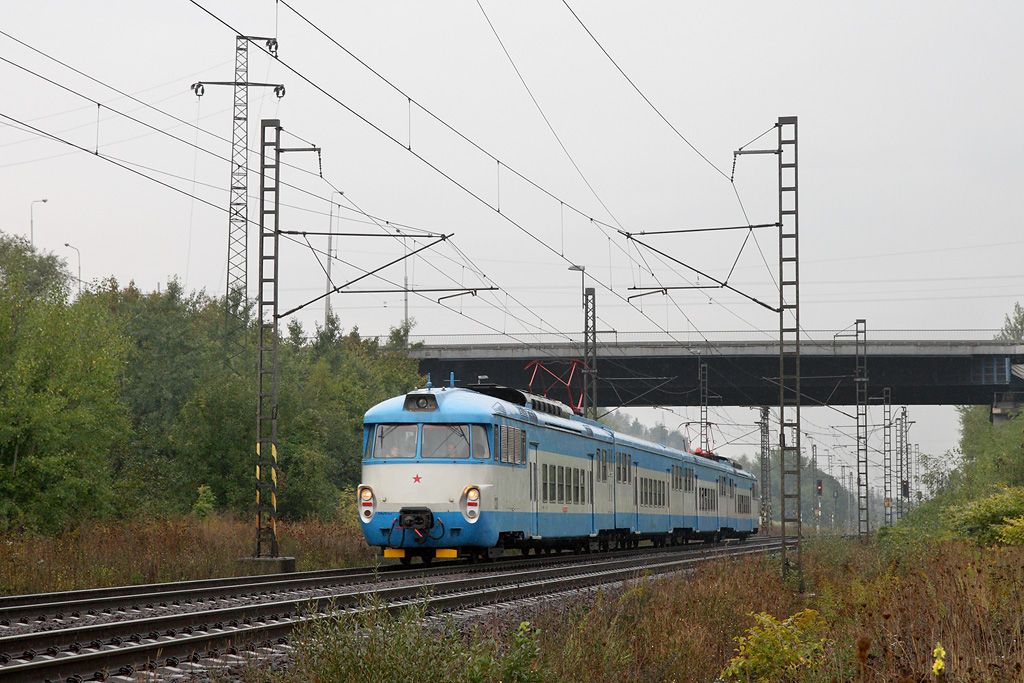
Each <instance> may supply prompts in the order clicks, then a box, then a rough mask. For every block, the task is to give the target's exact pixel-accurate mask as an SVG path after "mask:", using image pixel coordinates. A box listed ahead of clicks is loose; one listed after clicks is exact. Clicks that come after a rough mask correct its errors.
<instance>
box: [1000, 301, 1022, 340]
mask: <svg viewBox="0 0 1024 683" xmlns="http://www.w3.org/2000/svg"><path fill="white" fill-rule="evenodd" d="M996 339H999V340H1001V341H1009V342H1018V343H1024V307H1021V305H1020V304H1019V303H1015V304H1014V305H1013V312H1012V313H1007V314H1006V315H1005V316H1003V329H1002V330H1000V331H999V334H998V335H996Z"/></svg>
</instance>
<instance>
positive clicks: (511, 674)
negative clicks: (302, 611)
mask: <svg viewBox="0 0 1024 683" xmlns="http://www.w3.org/2000/svg"><path fill="white" fill-rule="evenodd" d="M427 609H428V606H427V605H425V604H421V605H417V606H411V607H408V608H406V609H404V610H402V611H401V612H399V613H397V614H393V613H392V612H390V611H389V610H388V609H386V608H385V607H384V606H383V605H382V604H380V603H371V604H369V605H367V606H366V608H365V609H364V610H362V611H361V612H360V613H344V614H341V615H339V616H337V617H333V618H330V619H320V620H317V621H312V622H309V623H307V624H306V625H305V626H304V627H302V628H300V629H299V631H298V632H297V633H296V635H295V638H294V644H295V648H296V649H295V653H294V657H293V664H292V665H291V666H290V667H289V668H288V669H287V670H286V671H284V672H282V674H281V675H279V676H273V677H271V678H272V680H275V681H296V682H298V681H302V682H303V683H306V682H312V683H317V682H321V681H323V682H327V681H331V682H333V681H389V682H391V681H394V682H396V683H402V682H404V681H408V682H409V683H432V682H436V683H449V682H453V683H459V682H465V683H470V682H477V681H480V682H483V681H504V682H506V683H534V682H538V681H541V680H542V679H543V676H542V672H541V671H540V670H539V667H538V663H537V662H538V657H539V654H540V643H539V635H540V634H539V631H537V630H536V629H533V628H531V626H530V624H529V622H522V623H520V624H519V626H518V628H516V629H515V631H513V632H512V633H511V634H510V635H508V637H505V636H506V634H501V635H500V637H497V638H495V637H487V636H485V635H484V634H481V633H479V632H478V631H471V632H469V633H463V632H461V631H460V630H459V628H458V627H457V626H456V625H455V624H453V623H451V622H447V623H439V624H431V623H430V621H429V619H428V617H427ZM492 635H493V634H492ZM255 678H256V679H259V678H260V675H259V673H257V674H256V676H255Z"/></svg>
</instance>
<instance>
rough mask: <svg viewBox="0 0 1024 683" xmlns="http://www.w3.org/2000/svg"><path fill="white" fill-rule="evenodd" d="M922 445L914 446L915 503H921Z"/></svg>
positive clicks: (915, 444)
mask: <svg viewBox="0 0 1024 683" xmlns="http://www.w3.org/2000/svg"><path fill="white" fill-rule="evenodd" d="M921 499H922V495H921V444H920V443H914V444H913V502H914V505H916V504H919V503H920V502H921Z"/></svg>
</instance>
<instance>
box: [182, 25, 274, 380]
mask: <svg viewBox="0 0 1024 683" xmlns="http://www.w3.org/2000/svg"><path fill="white" fill-rule="evenodd" d="M254 40H255V41H262V42H265V43H266V47H267V51H268V52H269V53H270V55H271V56H274V57H276V56H277V39H276V38H266V37H261V36H235V79H234V80H233V81H199V82H197V83H193V84H192V90H193V92H195V94H196V95H197V96H200V97H201V96H202V95H203V93H204V91H205V87H206V86H207V85H229V86H232V88H233V91H234V95H233V98H232V118H231V122H232V125H231V157H230V158H231V177H230V185H229V186H228V253H227V271H226V281H225V290H224V319H225V324H224V362H225V364H226V365H227V366H228V367H229V368H231V369H233V370H235V371H236V372H238V371H240V368H239V367H238V362H239V359H240V358H242V357H243V356H244V355H245V350H246V343H245V334H244V333H245V328H246V325H247V324H248V321H247V320H246V317H247V313H246V299H247V298H248V295H249V281H248V270H249V269H248V265H249V88H250V87H267V88H273V89H274V93H275V94H276V95H277V96H278V97H279V98H280V97H284V86H283V85H282V84H280V83H250V82H249V80H248V78H249V43H250V42H251V41H254Z"/></svg>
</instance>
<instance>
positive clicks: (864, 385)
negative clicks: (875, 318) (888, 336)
mask: <svg viewBox="0 0 1024 683" xmlns="http://www.w3.org/2000/svg"><path fill="white" fill-rule="evenodd" d="M855 327H856V333H857V342H856V351H857V372H856V375H855V376H854V383H855V385H856V387H855V389H856V396H857V537H858V538H860V539H862V540H866V539H867V537H868V535H869V534H870V533H871V520H870V510H869V509H868V506H869V503H870V500H871V499H870V493H871V492H870V489H869V487H868V326H867V321H865V320H864V319H863V318H858V319H857V321H856V323H855Z"/></svg>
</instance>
